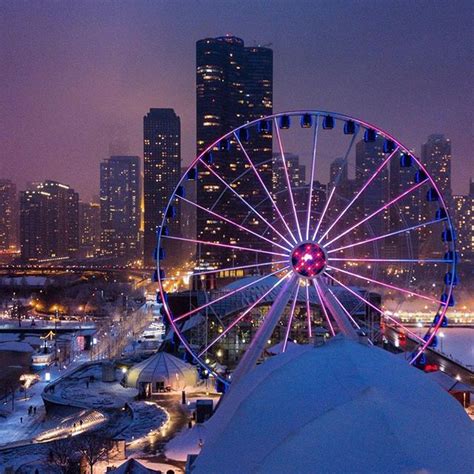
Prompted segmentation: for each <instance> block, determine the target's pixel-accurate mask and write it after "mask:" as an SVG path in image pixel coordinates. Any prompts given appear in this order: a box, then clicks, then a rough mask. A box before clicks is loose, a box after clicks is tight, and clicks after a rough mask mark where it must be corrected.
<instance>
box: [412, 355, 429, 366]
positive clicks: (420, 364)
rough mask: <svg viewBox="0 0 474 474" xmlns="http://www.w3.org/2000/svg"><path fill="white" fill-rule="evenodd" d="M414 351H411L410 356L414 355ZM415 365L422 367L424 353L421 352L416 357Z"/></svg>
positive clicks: (424, 357)
mask: <svg viewBox="0 0 474 474" xmlns="http://www.w3.org/2000/svg"><path fill="white" fill-rule="evenodd" d="M416 354H417V353H416V352H412V354H411V356H412V358H413V357H415V356H416ZM414 365H415V366H416V367H424V366H425V365H426V355H425V354H424V352H423V353H421V354H420V356H419V357H418V358H417V359H416V361H415V364H414Z"/></svg>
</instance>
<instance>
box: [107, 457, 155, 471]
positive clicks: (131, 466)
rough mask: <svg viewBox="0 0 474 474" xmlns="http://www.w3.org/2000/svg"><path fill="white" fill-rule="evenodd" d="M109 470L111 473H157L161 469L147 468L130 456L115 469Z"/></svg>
mask: <svg viewBox="0 0 474 474" xmlns="http://www.w3.org/2000/svg"><path fill="white" fill-rule="evenodd" d="M109 472H110V473H111V474H112V473H113V474H154V473H159V472H161V471H156V470H154V469H149V468H147V467H146V466H144V465H143V464H142V463H141V462H139V461H137V460H136V459H133V458H130V459H127V461H125V462H124V463H123V464H121V465H120V466H119V467H117V468H116V469H112V470H111V471H109Z"/></svg>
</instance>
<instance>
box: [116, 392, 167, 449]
mask: <svg viewBox="0 0 474 474" xmlns="http://www.w3.org/2000/svg"><path fill="white" fill-rule="evenodd" d="M128 405H129V406H130V409H131V410H132V413H133V421H132V423H131V424H130V425H129V426H128V427H127V428H126V429H125V430H124V431H122V432H121V433H120V434H119V436H118V437H119V438H121V439H125V441H127V442H133V443H132V444H137V443H139V442H141V441H144V438H146V436H147V435H152V434H153V433H154V432H157V431H159V430H160V429H161V428H163V427H164V426H165V425H166V424H167V423H168V422H169V414H168V412H167V411H166V410H165V409H164V408H162V407H160V406H159V405H158V404H156V403H154V402H149V401H138V402H131V403H129V404H128Z"/></svg>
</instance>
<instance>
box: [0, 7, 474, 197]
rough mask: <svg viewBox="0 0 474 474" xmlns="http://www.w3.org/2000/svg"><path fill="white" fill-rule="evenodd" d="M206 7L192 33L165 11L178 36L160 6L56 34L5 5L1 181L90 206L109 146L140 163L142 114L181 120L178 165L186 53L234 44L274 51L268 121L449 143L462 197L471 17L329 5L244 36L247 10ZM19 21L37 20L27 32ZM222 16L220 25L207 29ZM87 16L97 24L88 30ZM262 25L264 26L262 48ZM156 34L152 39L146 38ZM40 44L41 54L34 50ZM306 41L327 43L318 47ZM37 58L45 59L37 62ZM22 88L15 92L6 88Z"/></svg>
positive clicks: (411, 142)
mask: <svg viewBox="0 0 474 474" xmlns="http://www.w3.org/2000/svg"><path fill="white" fill-rule="evenodd" d="M211 5H212V3H210V2H203V3H201V4H200V9H199V11H198V12H197V14H198V16H199V18H201V17H202V18H203V21H202V22H198V23H199V26H193V25H191V22H192V21H193V20H194V18H195V14H196V12H195V11H194V10H196V9H195V8H193V7H189V8H188V7H187V4H185V3H178V4H177V5H176V6H175V8H174V9H173V10H176V9H177V10H179V11H180V13H182V15H181V17H180V20H181V21H180V23H179V24H175V23H176V22H175V23H173V22H172V21H169V22H168V23H166V19H167V18H169V17H170V16H171V15H172V14H173V15H174V14H175V11H173V12H171V11H170V10H171V9H170V8H169V7H167V6H166V5H159V6H154V7H153V8H151V7H149V6H145V5H143V4H142V5H134V6H131V5H128V6H127V5H123V4H122V5H121V7H120V8H114V7H111V6H107V7H104V6H101V5H94V6H92V5H89V6H85V5H84V4H82V5H79V4H78V5H75V6H73V7H72V9H71V11H70V18H68V19H66V20H64V19H63V20H62V21H61V22H55V19H57V18H58V16H61V15H62V13H63V7H61V6H58V5H54V6H53V4H50V5H48V4H44V5H43V8H38V7H36V6H35V5H34V4H28V3H24V4H22V5H14V4H10V5H6V8H5V9H4V15H3V19H4V20H3V21H7V22H8V31H9V32H10V34H9V35H7V34H5V33H4V35H5V38H4V40H3V44H5V45H7V47H6V49H5V51H6V58H5V59H6V61H5V64H6V74H5V76H4V80H5V81H6V84H7V85H8V87H5V88H3V90H5V91H6V93H5V96H4V97H2V102H3V104H4V108H3V111H4V113H5V114H6V115H7V116H8V117H9V118H8V120H7V121H5V123H6V126H5V128H4V130H3V131H2V143H4V146H3V147H2V151H1V153H2V155H1V165H2V166H1V174H2V177H4V178H7V179H12V180H13V181H14V182H15V183H16V184H17V186H18V189H23V188H24V185H25V182H26V181H32V180H35V181H38V180H44V179H55V180H57V181H60V182H65V183H68V184H69V185H71V186H72V187H74V189H77V190H78V192H79V193H80V194H81V196H83V198H84V199H90V198H91V197H92V196H93V195H94V194H96V193H97V191H96V190H97V188H98V182H99V179H98V163H99V162H100V161H102V160H103V159H104V158H105V157H107V156H109V155H110V154H109V153H108V150H109V146H110V145H111V144H112V145H117V144H119V145H120V146H121V147H122V148H127V149H126V150H125V149H123V150H122V151H121V153H123V154H134V155H135V154H137V155H140V156H141V155H142V148H141V140H142V134H141V118H142V117H143V114H144V113H146V111H147V110H148V109H149V108H150V107H173V108H175V110H176V113H177V114H178V115H179V116H180V117H181V119H182V136H183V145H182V156H183V163H184V164H187V163H189V161H190V160H191V159H192V158H193V157H194V154H195V119H194V114H195V107H194V94H195V83H194V78H195V73H194V70H195V58H194V54H195V42H196V41H197V40H199V39H202V38H205V37H209V36H218V35H222V34H225V33H227V32H231V33H232V34H235V35H236V36H239V37H242V38H245V39H246V42H247V43H248V44H249V45H252V43H253V40H254V39H255V40H256V41H255V43H256V44H258V42H261V43H263V44H267V43H272V46H271V48H272V49H273V51H274V110H275V111H282V110H285V109H294V108H296V107H308V108H323V109H330V110H336V111H340V112H347V113H353V114H355V115H359V116H361V117H365V118H367V119H368V120H369V121H372V122H374V123H377V124H378V125H380V126H382V127H383V128H385V129H387V130H388V131H391V132H393V133H394V134H395V135H396V136H397V137H399V138H401V139H402V141H403V142H404V143H405V144H406V145H407V146H409V147H413V148H414V149H415V151H416V153H417V154H418V155H419V154H420V147H421V144H422V143H423V142H424V141H425V140H426V137H427V136H429V135H431V134H435V133H443V134H444V135H445V136H446V137H448V138H450V139H451V142H452V144H453V192H454V193H455V194H467V188H468V181H469V174H472V172H470V173H469V172H468V173H466V170H469V168H471V169H472V158H471V155H470V136H469V123H472V112H471V110H472V95H471V93H470V88H469V83H470V82H471V80H470V78H472V71H471V68H470V66H469V45H468V42H466V41H463V40H462V39H463V38H465V37H466V35H468V34H469V33H468V28H469V22H468V17H469V15H464V14H463V11H466V10H470V9H471V8H472V6H471V5H470V4H468V3H467V2H452V3H450V4H449V5H447V4H446V5H440V4H431V3H430V4H429V6H430V8H426V5H428V4H424V5H425V8H423V2H420V3H419V4H417V5H411V8H410V9H408V8H405V7H406V5H408V3H407V4H406V5H405V4H404V3H403V2H401V3H400V4H397V5H390V8H387V7H385V6H381V5H375V4H371V3H370V2H366V6H367V8H355V7H354V6H351V5H347V4H346V5H342V4H335V5H331V6H326V5H325V8H324V9H319V10H318V9H315V8H311V5H312V4H310V3H306V2H300V4H299V6H300V8H299V9H295V10H294V11H290V12H285V14H286V18H285V21H286V20H287V18H288V17H289V18H291V19H292V20H293V24H294V27H293V28H292V29H291V30H289V31H285V34H281V31H283V30H281V28H279V25H280V21H281V20H280V19H279V14H280V13H281V12H282V10H283V4H282V3H280V2H275V3H274V5H273V8H272V9H268V8H264V6H263V4H257V5H253V4H252V9H253V10H254V12H255V20H254V22H249V24H245V22H244V21H243V20H244V18H243V17H244V16H245V14H246V10H248V8H250V4H247V3H244V4H243V7H244V8H241V9H236V10H235V11H234V10H233V9H226V11H225V12H221V11H219V9H218V8H216V9H215V11H212V10H213V8H211ZM369 5H370V6H369ZM246 6H247V7H248V8H247V7H246ZM26 8H28V10H31V15H32V16H31V17H34V18H35V20H34V21H32V22H31V25H30V26H31V28H28V31H25V30H24V28H23V26H24V25H23V18H24V16H23V14H22V13H23V11H24V9H26ZM241 10H242V13H241ZM296 10H298V11H296ZM317 10H318V11H317ZM415 10H416V11H418V10H420V12H421V10H423V15H421V14H420V15H416V14H413V12H414V11H415ZM230 11H232V12H233V14H232V15H230V13H229V12H230ZM316 11H317V12H316ZM369 11H370V15H369V13H368V12H369ZM220 13H224V14H223V15H221V19H222V21H221V22H218V23H216V21H215V17H216V16H218V15H219V14H220ZM106 14H107V16H106ZM91 17H94V18H96V21H94V22H89V21H87V20H88V19H89V18H91ZM260 20H261V21H263V20H265V25H266V27H268V28H266V30H265V34H264V35H262V33H261V30H260V29H259V21H260ZM374 20H375V21H374ZM153 22H156V24H158V25H162V28H161V29H158V30H157V28H153V26H156V25H154V23H153ZM166 25H168V26H166ZM210 25H212V26H210ZM216 25H218V26H216ZM454 25H455V26H454ZM20 28H21V34H19V33H18V31H19V30H20ZM2 30H3V31H5V32H6V31H7V29H6V28H2ZM382 31H383V33H384V34H383V35H382V34H381V33H382ZM439 31H443V34H442V35H439V34H438V32H439ZM15 32H17V33H15ZM119 32H122V33H124V34H123V35H120V36H118V33H119ZM152 33H153V35H154V36H153V35H152ZM38 35H41V41H39V42H35V41H34V38H35V37H36V36H38ZM91 35H92V38H93V39H94V40H95V42H96V43H97V44H100V47H99V48H97V51H91V50H90V49H87V51H86V50H85V49H84V44H83V39H82V37H83V36H87V37H88V38H90V37H91ZM313 35H315V36H314V38H316V39H317V38H318V37H319V35H321V37H324V36H326V37H328V38H330V39H331V40H330V41H327V42H321V41H315V40H314V39H313ZM351 37H356V38H357V39H358V44H359V45H360V46H359V47H357V48H355V47H354V46H353V45H352V44H351V41H350V38H351ZM379 38H380V41H381V42H379V41H378V39H379ZM58 40H59V41H58ZM88 40H89V39H88ZM326 43H327V44H326ZM313 45H314V46H313ZM374 45H377V48H374ZM39 48H42V50H41V49H39ZM41 51H44V52H45V53H46V60H45V61H42V60H41V63H40V62H39V61H40V59H39V58H42V57H43V55H42V54H39V53H40V52H41ZM178 52H179V54H178ZM382 54H383V57H384V61H385V64H389V65H390V67H388V68H384V69H383V70H381V69H380V68H378V66H377V64H378V61H377V58H380V55H382ZM441 59H442V60H441ZM27 65H28V67H27ZM58 70H60V71H61V74H58V73H56V72H54V71H58ZM138 71H139V74H136V72H138ZM158 71H160V74H158V73H157V72H158ZM289 71H291V72H289ZM52 72H54V73H52ZM347 73H350V75H349V76H348V75H347ZM18 75H19V76H20V77H21V79H19V80H16V81H13V77H17V76H18ZM348 77H350V80H349V79H348ZM415 77H416V79H415ZM45 98H46V100H47V102H45ZM40 114H41V115H40ZM38 116H41V117H42V120H41V123H39V122H38V120H36V119H35V117H38ZM20 124H21V127H20ZM25 134H28V138H27V139H25V138H24V136H25ZM289 148H291V146H290V147H289ZM295 152H297V150H295ZM13 155H14V156H15V160H10V159H9V157H11V156H13ZM334 158H336V157H334ZM302 160H303V161H304V162H306V161H307V157H302ZM12 161H14V164H13V163H12ZM66 164H67V165H66ZM96 165H97V166H96ZM328 171H329V169H328ZM324 180H326V179H324Z"/></svg>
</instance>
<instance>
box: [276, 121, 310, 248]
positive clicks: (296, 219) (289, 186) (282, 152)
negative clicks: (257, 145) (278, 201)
mask: <svg viewBox="0 0 474 474" xmlns="http://www.w3.org/2000/svg"><path fill="white" fill-rule="evenodd" d="M273 120H274V126H275V133H276V136H277V141H278V146H279V148H280V155H281V160H282V162H283V171H284V172H285V178H286V185H287V186H288V194H289V196H290V202H291V207H292V208H293V214H294V217H295V224H296V229H297V230H298V235H299V237H300V240H303V236H302V234H301V226H300V222H299V220H298V215H297V213H296V206H295V199H294V197H293V191H292V187H291V182H290V177H289V175H288V167H287V163H286V158H285V151H284V150H283V143H282V141H281V135H280V129H279V127H278V123H277V120H276V118H275V119H273Z"/></svg>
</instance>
